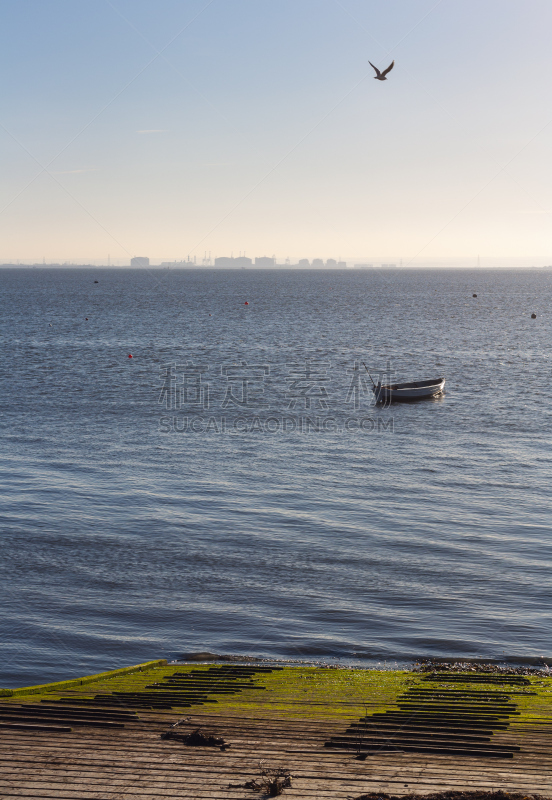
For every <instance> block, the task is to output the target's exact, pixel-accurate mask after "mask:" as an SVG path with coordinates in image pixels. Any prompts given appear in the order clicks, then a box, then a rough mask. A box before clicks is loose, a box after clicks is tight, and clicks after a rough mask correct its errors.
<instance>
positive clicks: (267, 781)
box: [227, 761, 293, 797]
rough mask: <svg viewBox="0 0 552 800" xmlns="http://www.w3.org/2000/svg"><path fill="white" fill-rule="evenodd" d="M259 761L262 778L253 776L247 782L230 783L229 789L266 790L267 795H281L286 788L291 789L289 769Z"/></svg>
mask: <svg viewBox="0 0 552 800" xmlns="http://www.w3.org/2000/svg"><path fill="white" fill-rule="evenodd" d="M263 764H264V762H263V761H261V762H260V763H259V771H260V773H261V777H260V778H252V779H251V780H250V781H246V782H245V783H229V784H228V787H227V788H228V789H251V791H252V792H264V793H265V795H266V797H279V796H280V795H281V794H283V792H284V789H291V779H292V777H293V776H292V775H291V773H290V771H289V770H288V769H282V768H276V769H270V768H269V767H265V766H264V765H263Z"/></svg>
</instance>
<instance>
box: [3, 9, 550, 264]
mask: <svg viewBox="0 0 552 800" xmlns="http://www.w3.org/2000/svg"><path fill="white" fill-rule="evenodd" d="M551 28H552V5H551V4H550V2H545V0H526V2H524V3H519V2H513V0H478V2H475V0H441V2H438V3H436V2H435V0H427V1H426V0H386V2H384V3H381V2H373V1H372V0H293V2H292V0H212V2H209V0H201V1H200V0H156V2H151V0H5V2H4V3H3V4H2V25H1V28H0V31H1V33H0V37H1V42H0V45H1V46H0V53H1V56H0V57H1V58H2V61H3V69H2V74H3V76H4V80H3V97H2V111H1V113H0V126H1V127H0V141H1V143H2V174H3V181H2V185H1V189H0V210H1V213H0V230H1V241H2V246H1V247H0V260H1V261H7V260H15V259H22V260H25V259H26V260H30V259H36V260H41V259H42V257H43V256H44V257H45V258H46V260H47V261H51V260H52V261H53V260H55V261H58V260H62V261H63V260H72V259H81V260H82V259H91V260H99V259H102V258H103V259H105V258H106V256H107V253H110V255H111V258H112V260H113V261H121V263H123V262H124V261H125V260H128V258H129V257H130V256H131V255H137V254H144V255H149V256H151V257H152V258H156V259H174V258H179V257H181V256H185V255H187V254H188V253H192V254H195V255H197V257H198V260H199V259H201V258H202V257H203V254H204V251H205V250H207V251H211V253H212V255H213V256H214V255H223V254H227V253H230V252H231V251H234V253H235V254H237V253H238V252H239V251H246V252H247V254H248V255H250V256H252V257H254V256H255V255H263V254H268V255H272V254H273V253H276V254H277V256H278V257H279V258H281V259H284V258H285V257H286V256H287V255H291V256H294V257H297V258H299V257H311V258H312V257H317V256H318V257H323V258H329V257H334V258H337V257H338V256H339V255H341V256H342V257H353V256H355V255H357V256H361V255H370V254H382V255H385V254H389V255H390V256H393V257H395V256H397V255H399V254H400V255H401V256H402V257H403V258H404V259H405V260H408V259H411V258H413V257H415V256H418V259H423V258H428V257H437V256H471V255H473V256H476V255H477V254H480V255H481V256H482V257H486V256H510V257H512V256H524V255H527V256H533V255H534V256H539V257H542V258H544V259H546V258H548V260H549V261H550V259H552V236H551V232H550V227H551V226H550V222H551V219H552V217H551V213H552V181H551V175H550V172H551V166H552V159H551V156H552V104H551V103H550V94H551V93H550V86H551V81H552V53H551V51H550V45H549V40H550V30H551ZM171 40H172V41H171ZM160 52H161V54H160V55H159V53H160ZM392 58H394V59H395V61H396V67H395V69H394V70H393V71H392V72H391V73H390V75H389V79H388V81H387V82H385V83H380V82H378V81H374V80H373V79H372V75H373V72H372V70H371V68H370V66H369V64H368V59H370V60H371V61H373V62H374V63H375V64H377V65H379V66H380V67H382V68H383V67H385V66H387V65H388V64H389V62H390V61H391V59H392ZM143 131H150V132H146V133H144V132H143ZM151 131H153V132H151ZM44 167H46V168H47V171H45V172H42V169H43V168H44Z"/></svg>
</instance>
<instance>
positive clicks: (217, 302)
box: [0, 269, 552, 686]
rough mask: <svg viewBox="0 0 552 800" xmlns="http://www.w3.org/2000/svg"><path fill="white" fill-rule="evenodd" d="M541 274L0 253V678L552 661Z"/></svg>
mask: <svg viewBox="0 0 552 800" xmlns="http://www.w3.org/2000/svg"><path fill="white" fill-rule="evenodd" d="M95 280H97V281H98V283H94V281H95ZM551 281H552V272H548V271H545V270H535V271H519V272H515V271H497V270H493V271H465V270H463V271H449V270H447V271H445V270H442V271H437V270H432V271H419V270H416V271H388V272H381V271H376V270H373V271H372V270H367V271H350V272H299V271H293V272H291V271H290V272H287V271H281V272H277V271H269V272H260V271H253V270H250V271H249V270H246V271H240V272H226V271H224V272H223V271H215V270H212V269H205V270H201V271H200V270H197V271H181V272H172V271H171V272H168V271H159V270H152V271H149V272H148V271H130V270H128V271H127V270H125V271H120V270H119V271H118V270H85V269H80V270H77V269H75V270H69V269H63V270H61V269H60V270H31V269H20V270H1V271H0V286H1V290H2V291H1V303H2V314H1V317H0V335H1V340H2V341H1V354H2V356H1V364H2V366H1V370H2V382H1V386H2V388H1V400H0V412H1V414H0V424H1V430H2V439H3V446H2V451H1V456H0V477H1V495H0V524H1V554H2V557H1V564H0V568H1V573H2V574H1V582H0V592H1V594H2V602H1V606H0V609H1V615H2V634H1V636H0V660H1V666H0V686H2V685H3V686H15V685H25V684H29V683H35V682H41V681H47V680H54V679H61V678H64V677H70V676H77V675H81V674H84V673H86V672H96V671H100V670H103V669H109V668H115V667H119V666H124V665H128V664H131V663H136V662H138V661H144V660H146V659H149V658H156V657H168V658H178V657H181V656H183V654H186V653H191V652H194V651H210V652H212V653H220V654H238V655H244V654H247V655H253V656H265V657H271V658H294V659H331V658H340V659H342V660H343V661H346V662H352V663H358V664H373V663H378V662H384V661H388V662H389V661H391V662H393V661H399V662H405V661H408V660H410V659H414V658H416V657H419V656H453V657H494V658H505V659H525V658H538V657H540V656H544V657H545V658H550V657H552V626H551V625H550V603H551V583H552V581H551V572H550V567H551V560H552V559H551V556H552V546H551V535H550V527H551V526H550V522H551V515H550V505H551V503H550V496H551V489H550V479H551V466H552V452H551V448H550V427H551V411H552V408H551V401H550V394H551V391H550V389H551V363H550V362H551V355H550V354H551V345H552V340H551V321H552V317H551V296H552V293H551ZM474 292H475V293H477V295H478V297H477V298H473V297H472V294H473V293H474ZM246 301H247V302H248V305H245V302H246ZM533 311H534V312H536V313H537V314H538V317H537V319H536V320H532V319H531V318H530V314H531V312H533ZM86 317H88V320H86ZM129 353H130V354H132V356H133V358H132V359H129V358H128V354H129ZM362 361H365V362H366V364H367V365H368V367H369V368H370V370H371V371H372V369H373V370H374V372H376V373H377V372H378V371H381V370H389V371H390V372H391V374H393V375H394V376H396V377H397V378H399V377H401V378H404V379H409V378H416V377H432V376H434V375H441V374H442V375H444V376H446V379H447V384H446V394H445V396H444V397H443V398H442V399H439V400H435V401H425V402H419V403H415V404H407V405H404V404H403V405H393V406H391V407H390V408H381V409H380V408H374V406H373V402H372V400H371V398H370V394H369V393H368V392H366V388H367V387H366V382H365V378H366V379H367V376H366V373H365V372H364V368H363V367H362V365H361V362H362ZM355 362H356V365H357V367H359V368H360V369H357V370H356V371H355ZM163 386H164V387H165V390H163ZM160 401H161V402H160ZM176 404H178V405H179V406H180V407H174V406H175V405H176ZM309 405H310V408H309ZM171 406H172V407H171Z"/></svg>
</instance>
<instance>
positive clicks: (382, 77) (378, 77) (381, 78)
mask: <svg viewBox="0 0 552 800" xmlns="http://www.w3.org/2000/svg"><path fill="white" fill-rule="evenodd" d="M368 63H369V64H370V66H371V67H374V65H373V64H372V62H371V61H369V62H368ZM394 66H395V62H394V61H392V62H391V63H390V64H389V66H388V67H387V69H384V70H383V72H380V71H379V69H378V68H377V67H374V69H375V70H376V74H375V75H374V80H375V81H386V80H387V78H386V77H385V76H386V75H387V73H388V72H391V70H392V69H393V67H394Z"/></svg>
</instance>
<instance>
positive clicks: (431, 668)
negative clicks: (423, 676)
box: [382, 658, 552, 798]
mask: <svg viewBox="0 0 552 800" xmlns="http://www.w3.org/2000/svg"><path fill="white" fill-rule="evenodd" d="M412 671H413V672H480V673H481V672H487V673H489V674H492V675H544V676H547V677H550V676H551V675H552V671H551V669H550V666H549V665H547V664H543V666H542V667H509V666H506V665H504V664H496V663H492V662H487V663H485V662H480V663H478V662H477V661H439V660H437V659H432V658H428V659H424V660H422V661H418V662H417V663H416V664H415V666H414V668H413V670H412ZM382 797H383V795H382ZM510 798H512V795H510Z"/></svg>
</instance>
